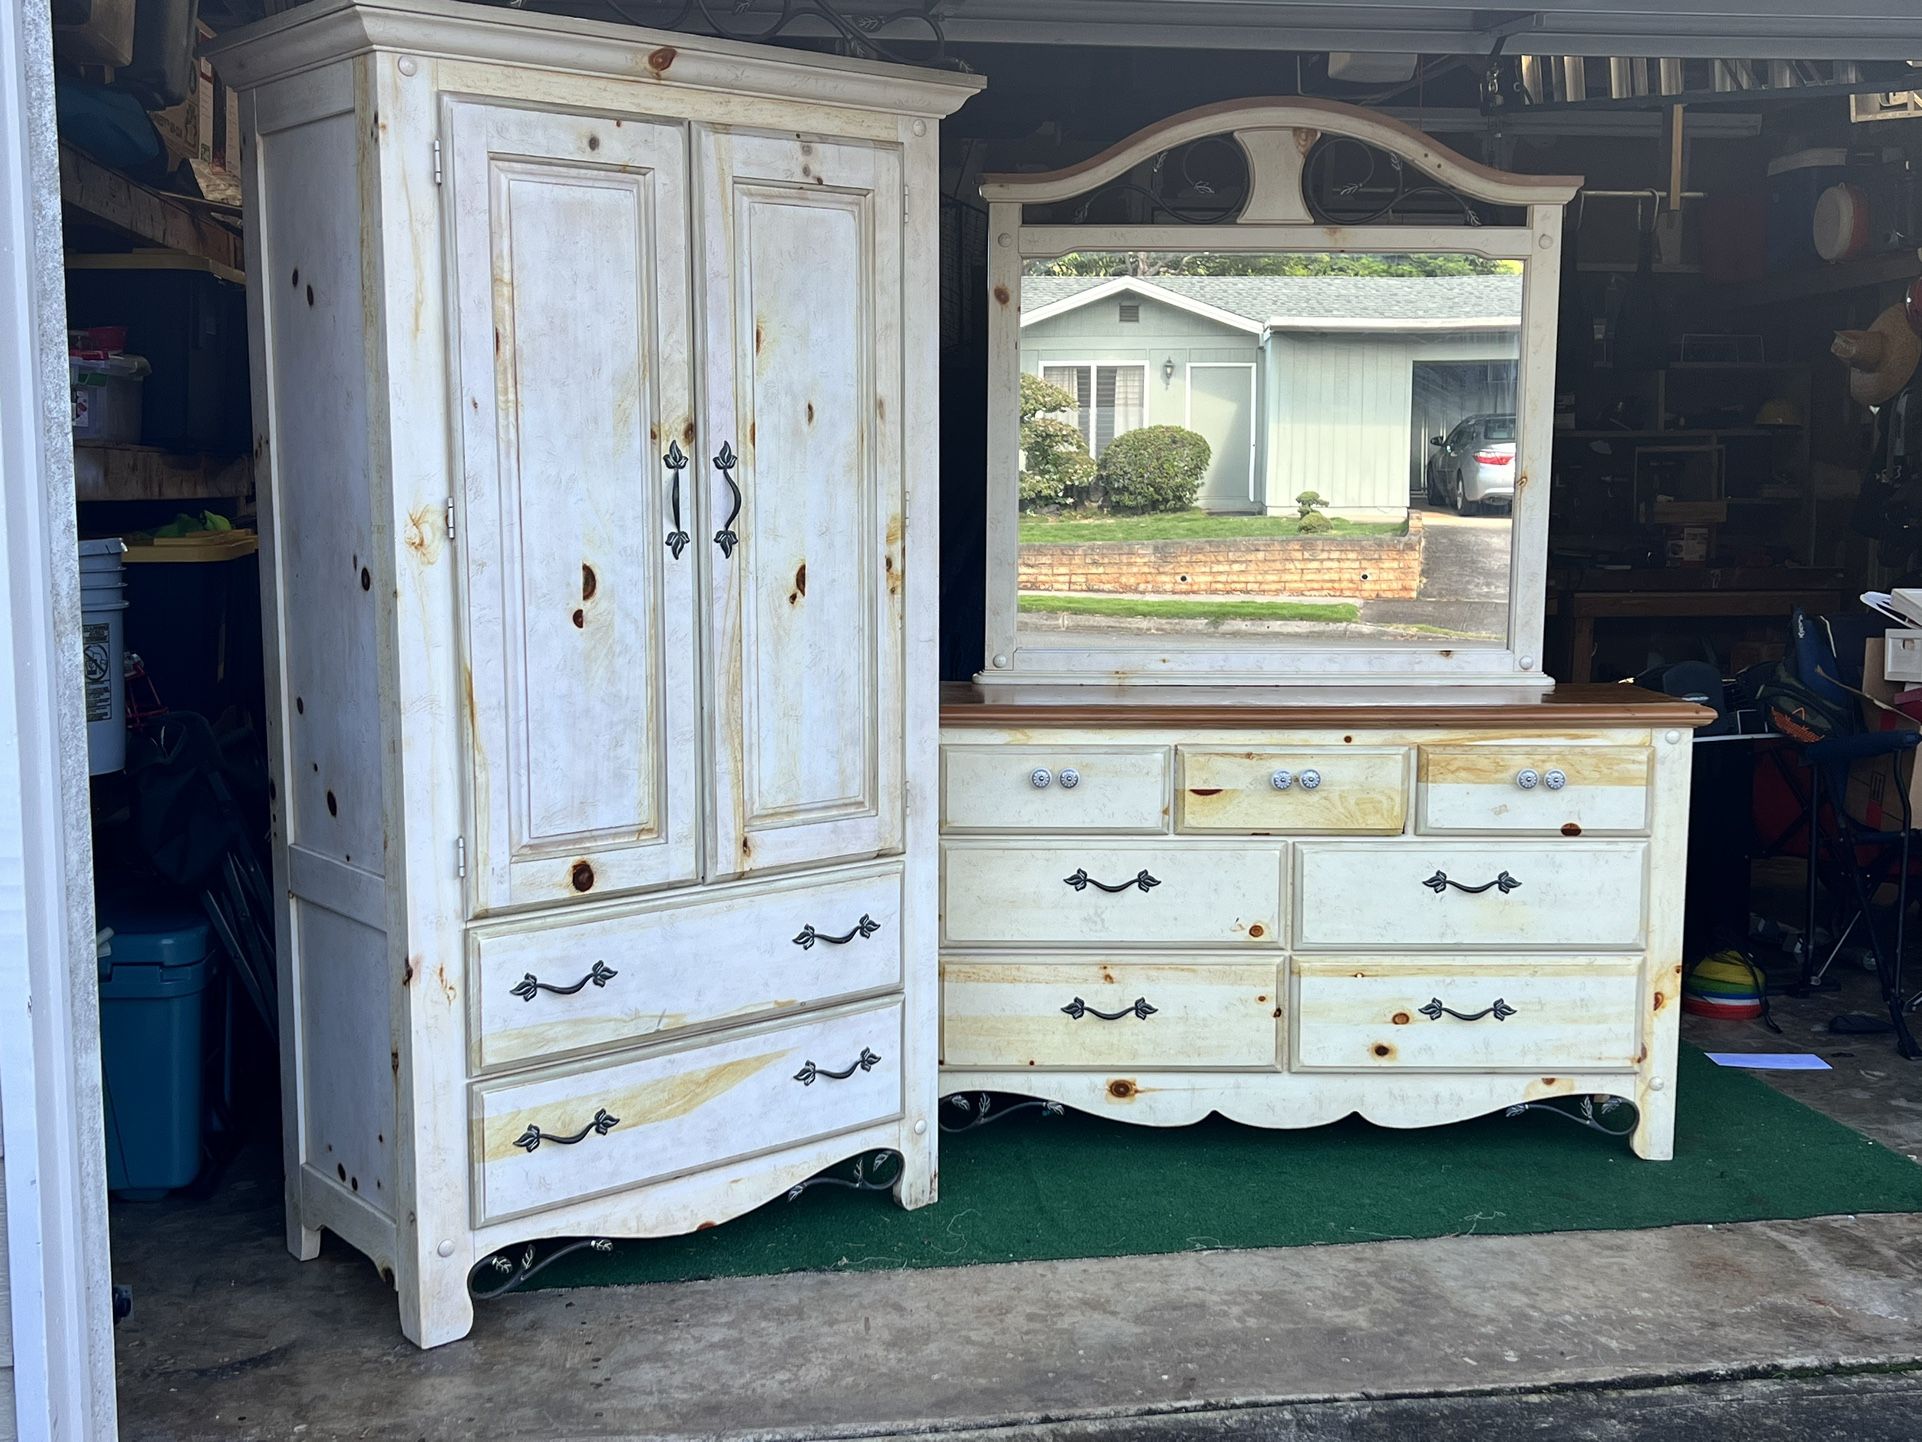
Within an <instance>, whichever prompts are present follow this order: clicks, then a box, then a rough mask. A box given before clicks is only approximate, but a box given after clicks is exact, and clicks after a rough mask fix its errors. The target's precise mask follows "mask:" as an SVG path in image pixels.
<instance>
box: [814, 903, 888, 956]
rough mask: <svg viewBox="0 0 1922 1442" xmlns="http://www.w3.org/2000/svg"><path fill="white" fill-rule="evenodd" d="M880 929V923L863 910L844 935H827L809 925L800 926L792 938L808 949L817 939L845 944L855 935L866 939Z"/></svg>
mask: <svg viewBox="0 0 1922 1442" xmlns="http://www.w3.org/2000/svg"><path fill="white" fill-rule="evenodd" d="M880 929H881V923H880V922H878V921H876V920H875V919H874V918H873V917H871V916H869V915H868V914H867V913H866V912H865V911H864V912H862V913H861V919H860V920H859V921H857V922H855V923H854V930H852V931H850V932H848V933H847V934H846V935H845V936H829V935H828V934H827V933H826V932H825V931H816V930H815V929H814V928H813V926H811V925H810V926H804V927H802V928H801V934H800V935H799V936H797V937H795V938H794V944H795V945H796V946H798V947H800V948H801V950H803V951H807V950H808V949H810V948H811V947H812V946H813V945H814V943H815V942H817V941H825V942H826V943H827V944H828V945H829V946H846V945H847V944H848V943H849V942H850V941H853V940H854V938H855V937H857V936H858V937H861V938H862V939H863V940H866V939H867V938H868V937H870V936H873V935H874V933H875V932H877V931H879V930H880Z"/></svg>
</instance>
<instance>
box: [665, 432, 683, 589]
mask: <svg viewBox="0 0 1922 1442" xmlns="http://www.w3.org/2000/svg"><path fill="white" fill-rule="evenodd" d="M661 464H662V465H664V466H666V467H667V468H668V469H669V470H670V471H672V472H673V473H674V484H673V486H672V487H671V488H670V489H669V491H668V493H667V494H668V503H669V504H670V505H671V506H672V507H673V508H674V529H673V530H672V531H669V532H668V534H667V549H668V550H669V551H670V552H671V553H672V554H673V556H674V559H675V560H677V561H678V560H680V559H681V552H683V551H685V550H686V549H687V532H686V531H683V530H682V529H681V472H682V471H684V470H686V469H687V452H685V451H683V450H682V449H681V443H680V442H679V441H669V442H668V443H667V454H666V455H664V456H662V457H661Z"/></svg>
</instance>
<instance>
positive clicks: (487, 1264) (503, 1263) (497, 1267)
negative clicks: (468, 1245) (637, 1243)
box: [467, 1237, 614, 1302]
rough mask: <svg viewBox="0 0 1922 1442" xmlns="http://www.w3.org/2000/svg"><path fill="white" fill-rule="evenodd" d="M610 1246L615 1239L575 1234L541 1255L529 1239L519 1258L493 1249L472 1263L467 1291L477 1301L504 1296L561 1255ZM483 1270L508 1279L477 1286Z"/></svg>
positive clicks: (593, 1250)
mask: <svg viewBox="0 0 1922 1442" xmlns="http://www.w3.org/2000/svg"><path fill="white" fill-rule="evenodd" d="M613 1250H614V1243H613V1242H612V1241H610V1240H608V1238H606V1237H576V1238H574V1239H573V1240H572V1241H567V1242H562V1243H561V1244H560V1245H559V1246H556V1247H554V1248H553V1249H552V1250H550V1251H549V1252H548V1253H547V1255H546V1256H544V1257H543V1256H542V1255H541V1254H540V1250H539V1248H538V1246H537V1245H536V1244H535V1243H533V1242H529V1243H528V1244H527V1246H526V1248H525V1249H524V1250H523V1251H522V1252H521V1256H520V1261H518V1262H516V1261H514V1259H513V1258H511V1257H509V1256H508V1255H507V1253H506V1252H495V1253H494V1254H493V1255H492V1256H490V1257H483V1258H481V1260H480V1261H478V1262H476V1263H474V1268H473V1270H472V1271H470V1272H469V1273H468V1274H467V1295H468V1296H470V1297H472V1298H473V1299H474V1300H475V1301H477V1302H491V1301H493V1300H494V1298H496V1297H504V1296H506V1295H507V1294H508V1293H509V1292H511V1291H513V1290H514V1289H515V1288H516V1287H523V1286H526V1285H527V1283H529V1282H531V1281H533V1280H534V1278H535V1277H537V1276H539V1275H540V1274H541V1273H542V1272H544V1271H546V1270H547V1269H548V1268H549V1267H551V1266H553V1265H554V1263H556V1262H558V1261H559V1260H560V1259H561V1258H562V1257H571V1256H572V1255H573V1254H574V1253H576V1252H580V1251H589V1252H611V1251H613ZM482 1272H495V1273H499V1274H501V1275H503V1276H505V1277H506V1278H507V1280H506V1281H504V1282H499V1283H496V1284H495V1285H493V1286H490V1287H483V1286H479V1285H477V1284H476V1279H477V1278H478V1277H479V1276H480V1275H481V1273H482Z"/></svg>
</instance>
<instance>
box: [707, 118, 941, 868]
mask: <svg viewBox="0 0 1922 1442" xmlns="http://www.w3.org/2000/svg"><path fill="white" fill-rule="evenodd" d="M696 154H697V157H698V159H697V165H698V168H699V171H700V178H699V182H698V183H699V186H700V200H699V213H700V226H701V232H702V236H703V241H702V244H703V267H704V274H705V281H706V285H705V294H704V296H703V301H702V305H703V310H702V319H701V324H702V327H703V331H704V356H703V364H704V368H705V380H706V387H705V392H704V394H703V397H702V409H703V411H704V413H705V414H706V416H707V422H706V424H705V426H704V428H703V435H702V454H703V458H704V459H706V460H708V463H709V473H708V477H707V481H706V484H705V485H704V486H703V499H704V503H705V504H706V506H707V508H708V515H707V518H706V521H705V523H704V529H705V530H706V531H707V533H708V534H707V535H706V536H705V537H704V538H703V539H704V540H705V541H706V543H707V544H706V549H707V552H708V554H707V558H706V562H707V566H708V571H709V576H710V578H711V583H710V584H711V606H712V617H711V620H710V632H709V634H710V636H711V637H712V641H711V645H712V666H713V686H712V695H713V713H712V714H713V727H714V730H713V733H712V756H713V764H714V768H715V780H714V802H715V824H714V827H713V831H712V838H711V848H710V855H709V862H708V870H709V874H710V875H711V876H729V875H737V874H741V873H746V872H752V871H757V870H762V869H767V868H775V867H787V866H798V865H807V864H812V863H817V862H824V861H830V860H836V859H841V858H847V857H857V856H864V855H872V854H876V853H882V852H888V851H893V850H898V849H899V847H900V845H901V801H900V786H901V775H900V768H901V747H902V734H901V724H900V715H901V699H902V698H901V652H902V602H903V597H902V595H901V584H902V579H903V575H904V572H903V556H902V553H901V531H902V522H903V516H902V472H901V466H902V459H901V432H900V429H899V427H900V414H901V407H900V404H899V394H900V373H901V361H900V345H901V339H900V336H901V308H900V301H901V279H900V265H901V254H900V246H901V213H902V192H901V173H900V157H899V155H898V153H897V152H896V151H894V150H892V149H889V148H886V147H879V146H874V145H869V144H854V143H839V142H834V141H824V140H810V139H802V138H798V137H794V136H784V137H778V138H776V137H770V136H759V135H741V134H733V133H729V132H724V131H710V130H705V129H697V131H696ZM723 446H726V447H727V448H728V452H727V454H722V447H723ZM730 460H731V461H732V462H733V464H732V466H728V465H725V464H724V463H725V462H727V461H730Z"/></svg>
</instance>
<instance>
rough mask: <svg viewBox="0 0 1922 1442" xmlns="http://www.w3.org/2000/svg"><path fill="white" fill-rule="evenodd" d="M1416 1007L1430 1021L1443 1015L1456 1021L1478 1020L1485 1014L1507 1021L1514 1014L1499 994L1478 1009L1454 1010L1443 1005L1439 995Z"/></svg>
mask: <svg viewBox="0 0 1922 1442" xmlns="http://www.w3.org/2000/svg"><path fill="white" fill-rule="evenodd" d="M1417 1009H1418V1010H1419V1011H1420V1012H1421V1014H1422V1015H1423V1016H1425V1017H1427V1018H1428V1019H1429V1020H1430V1021H1440V1020H1441V1019H1442V1017H1443V1016H1452V1017H1454V1018H1455V1020H1456V1021H1480V1020H1481V1019H1482V1018H1483V1017H1485V1016H1492V1017H1494V1018H1495V1020H1496V1021H1507V1020H1508V1019H1509V1018H1510V1017H1511V1016H1514V1015H1515V1014H1516V1013H1515V1008H1514V1007H1512V1006H1510V1005H1509V1004H1508V1003H1507V1002H1506V1001H1503V1000H1502V999H1501V998H1500V997H1499V996H1498V997H1496V998H1495V1004H1494V1005H1493V1006H1485V1007H1483V1008H1482V1009H1481V1010H1480V1011H1473V1012H1470V1011H1456V1010H1455V1008H1454V1007H1452V1006H1443V1005H1442V1000H1441V998H1440V997H1435V998H1434V999H1433V1000H1431V1001H1430V1002H1429V1003H1428V1005H1427V1006H1424V1007H1420V1008H1417Z"/></svg>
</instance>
